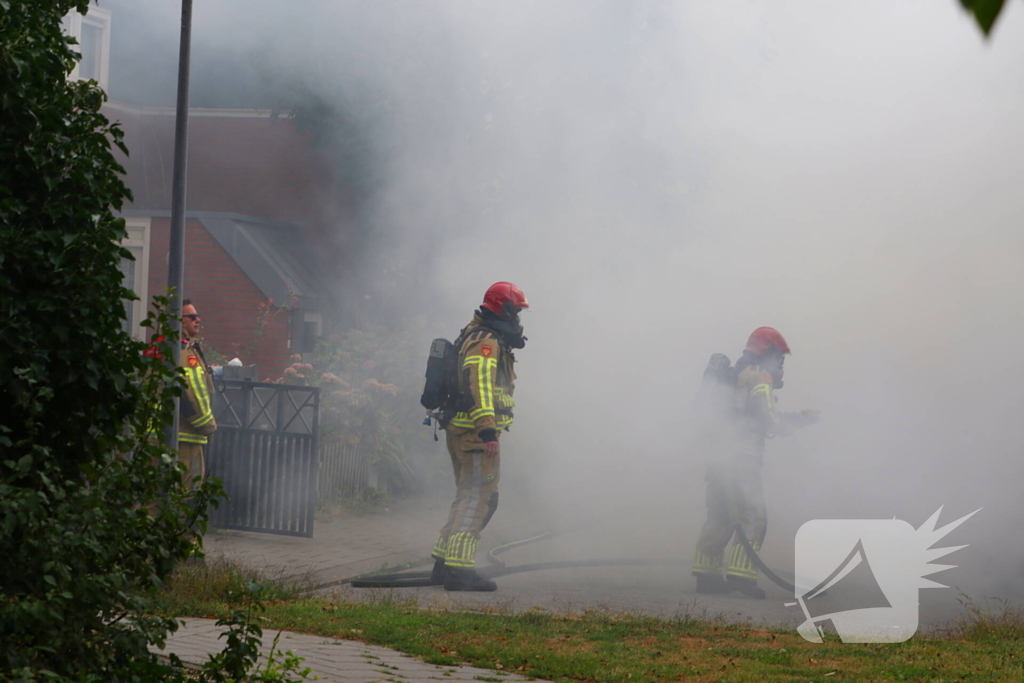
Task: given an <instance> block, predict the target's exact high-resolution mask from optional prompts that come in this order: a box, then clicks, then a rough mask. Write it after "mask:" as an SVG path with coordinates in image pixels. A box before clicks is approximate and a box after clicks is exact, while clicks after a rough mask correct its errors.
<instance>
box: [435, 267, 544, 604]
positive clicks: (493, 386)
mask: <svg viewBox="0 0 1024 683" xmlns="http://www.w3.org/2000/svg"><path fill="white" fill-rule="evenodd" d="M529 306H530V304H529V302H527V300H526V295H524V294H523V291H522V290H521V289H519V287H517V286H515V285H514V284H512V283H511V282H497V283H495V284H493V285H491V287H490V288H489V289H488V290H487V292H486V293H485V294H484V300H483V304H482V305H481V306H480V309H479V310H477V311H476V313H475V314H474V315H473V320H472V322H470V323H469V325H467V326H466V327H465V328H464V329H463V330H462V332H461V333H460V335H459V337H458V339H456V341H455V350H456V351H457V352H458V354H459V356H458V367H459V381H458V384H459V387H458V388H459V393H460V394H461V396H462V397H463V399H462V405H461V406H459V412H457V413H456V414H455V416H454V417H453V418H452V419H451V421H450V422H449V423H448V424H447V425H446V426H445V434H446V441H447V445H448V453H449V455H450V456H451V460H452V469H453V470H454V473H455V485H456V495H455V501H454V502H453V503H452V506H451V509H450V511H449V514H448V521H447V523H446V524H445V525H444V527H443V528H442V529H441V532H440V534H439V535H438V539H437V543H436V544H435V546H434V551H433V552H432V553H431V556H432V557H433V558H434V571H433V572H432V579H433V580H434V581H435V582H437V583H441V582H442V581H443V582H444V587H445V589H446V590H449V591H493V590H495V589H496V588H497V585H496V584H495V583H494V581H492V580H490V579H487V578H484V577H482V576H480V575H479V574H477V573H476V569H475V567H476V565H475V559H474V556H475V554H476V547H477V543H478V542H479V540H480V532H481V531H482V530H483V528H484V527H485V526H487V522H489V521H490V519H491V516H492V515H493V514H494V511H495V510H496V509H497V507H498V479H499V475H500V465H501V457H500V447H499V445H498V444H499V436H500V434H501V432H502V431H503V430H508V429H509V427H511V426H512V417H513V415H512V410H513V408H514V407H515V401H514V400H513V398H512V393H513V391H514V382H515V378H516V375H515V370H514V364H515V356H514V355H513V353H512V352H513V350H514V349H521V348H523V347H524V346H525V345H526V337H524V336H523V327H522V325H520V323H519V313H520V311H522V310H523V309H525V308H529Z"/></svg>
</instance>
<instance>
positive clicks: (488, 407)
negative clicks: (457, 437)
mask: <svg viewBox="0 0 1024 683" xmlns="http://www.w3.org/2000/svg"><path fill="white" fill-rule="evenodd" d="M473 365H475V366H476V384H477V392H478V393H479V400H480V403H479V406H480V407H479V408H477V409H476V410H473V411H471V412H470V413H469V419H471V420H478V419H480V418H481V417H485V416H489V415H494V395H493V392H494V390H493V384H492V381H491V368H496V367H497V366H498V361H497V360H495V359H494V358H485V357H484V356H469V357H468V358H466V360H465V362H463V364H462V367H470V366H473ZM470 426H472V425H470Z"/></svg>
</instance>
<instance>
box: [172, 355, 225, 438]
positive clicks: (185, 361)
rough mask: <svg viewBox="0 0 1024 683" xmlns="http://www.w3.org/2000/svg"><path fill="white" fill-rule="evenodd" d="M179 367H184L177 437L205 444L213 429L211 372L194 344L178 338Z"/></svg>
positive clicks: (215, 424)
mask: <svg viewBox="0 0 1024 683" xmlns="http://www.w3.org/2000/svg"><path fill="white" fill-rule="evenodd" d="M181 367H182V368H183V369H184V370H185V385H186V389H185V393H184V395H182V397H181V412H180V417H179V420H178V441H179V442H184V443H198V444H205V443H206V442H207V441H208V440H209V437H210V435H211V434H213V433H214V432H215V431H217V422H216V421H215V420H214V419H213V373H212V372H210V368H209V366H208V365H207V364H206V360H205V359H204V358H203V353H202V349H201V348H200V347H199V345H198V344H196V343H194V342H192V341H189V340H185V339H182V341H181Z"/></svg>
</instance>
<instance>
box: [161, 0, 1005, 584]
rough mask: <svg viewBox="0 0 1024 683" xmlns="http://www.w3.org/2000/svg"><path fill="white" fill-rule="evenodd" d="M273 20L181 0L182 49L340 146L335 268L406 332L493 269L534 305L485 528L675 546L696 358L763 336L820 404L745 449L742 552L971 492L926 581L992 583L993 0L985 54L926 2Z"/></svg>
mask: <svg viewBox="0 0 1024 683" xmlns="http://www.w3.org/2000/svg"><path fill="white" fill-rule="evenodd" d="M143 4H144V5H149V6H150V7H151V8H152V9H153V17H154V18H153V20H154V21H156V20H157V16H158V14H160V13H159V12H157V11H156V8H157V7H158V6H159V5H160V4H161V3H156V2H149V3H143ZM283 7H284V5H283V4H282V3H271V2H266V1H252V0H249V1H247V2H244V3H243V2H229V1H227V0H224V1H222V2H217V3H197V8H196V14H195V29H194V31H195V40H196V44H197V50H199V51H202V50H204V49H207V50H214V49H216V50H218V51H220V53H222V54H225V55H232V56H234V57H235V58H236V59H237V58H244V59H246V60H251V61H252V64H254V65H256V67H258V68H260V69H266V70H267V71H268V73H269V72H272V73H273V75H274V77H275V78H276V79H278V82H280V81H281V79H283V80H284V81H286V82H289V83H291V84H293V85H297V84H301V85H302V86H303V87H305V88H307V89H308V91H309V92H312V93H314V94H315V95H316V96H317V97H320V98H322V99H323V100H324V101H326V102H328V103H329V104H331V105H333V106H334V107H336V108H337V110H338V111H341V112H344V113H345V117H346V119H345V120H346V121H347V122H348V123H347V124H346V125H349V126H355V128H356V129H357V130H358V131H359V134H360V135H362V136H364V137H365V139H366V144H367V150H368V152H367V156H366V157H365V158H364V160H365V159H370V160H372V164H370V165H368V167H367V168H372V170H373V173H374V177H373V178H372V181H373V182H372V183H369V184H368V185H367V186H366V194H365V196H363V197H362V198H361V199H360V201H361V206H360V212H359V214H358V217H357V219H356V220H355V224H353V223H352V222H349V223H346V224H344V225H339V235H340V233H343V232H345V231H351V230H353V229H356V230H360V231H363V232H364V233H365V234H366V235H367V241H366V242H365V243H363V244H364V247H365V248H367V249H368V251H367V257H366V262H367V263H368V264H373V267H368V268H366V269H364V270H362V271H360V277H362V278H368V277H372V274H373V273H374V272H380V268H383V266H385V265H387V264H388V263H391V264H395V263H398V264H401V267H402V269H403V274H404V276H406V277H408V278H409V280H410V281H414V282H415V283H416V285H417V286H416V288H415V290H414V291H409V292H408V296H407V299H406V300H407V301H408V303H409V309H410V310H407V311H402V313H403V314H409V315H411V314H414V313H416V314H422V313H426V314H427V315H428V316H429V318H430V320H431V325H430V326H431V330H432V333H433V334H436V335H437V336H449V337H452V336H454V335H455V334H456V331H457V330H458V328H459V327H460V326H461V325H463V324H465V323H466V322H468V319H469V315H470V313H471V311H472V309H473V308H474V307H475V306H476V305H477V304H478V303H479V298H480V296H481V295H482V293H483V291H484V289H485V288H486V287H487V286H488V285H489V284H491V282H494V281H496V280H505V279H507V280H511V281H514V282H516V283H517V284H519V285H520V286H521V287H522V288H523V289H524V290H525V292H526V293H527V295H528V297H529V298H530V300H531V303H532V304H533V310H532V311H531V312H530V313H529V314H528V315H526V316H525V320H524V322H525V325H526V327H527V334H528V336H529V337H530V342H529V344H528V345H527V348H526V349H524V350H523V351H522V352H520V353H519V354H518V357H519V360H520V364H519V370H518V372H519V386H518V391H517V399H518V402H519V405H520V408H519V410H518V412H517V424H516V428H515V431H514V433H512V434H510V435H508V438H507V439H506V440H505V441H504V443H503V447H504V454H505V458H504V462H503V467H504V469H505V472H504V473H503V478H504V481H503V493H502V499H503V506H506V505H507V508H504V507H503V509H502V510H500V511H499V512H498V514H499V515H501V514H514V512H513V510H514V509H515V504H516V501H517V500H518V501H528V502H529V503H530V504H531V505H533V506H540V507H542V508H543V509H545V510H547V511H548V514H549V517H550V520H551V523H552V524H555V525H557V524H562V523H568V522H572V521H576V520H578V519H581V518H585V517H586V516H588V515H592V514H605V515H609V514H610V515H616V516H617V517H618V518H619V519H627V520H635V523H634V525H635V528H636V533H637V534H640V535H643V534H647V533H650V544H649V547H648V552H649V554H651V555H661V554H674V555H678V556H680V557H682V556H685V555H686V554H688V553H689V551H690V547H691V546H692V543H693V541H694V540H695V537H696V532H697V530H698V529H699V525H700V523H701V522H702V515H703V512H704V509H703V480H702V477H703V472H702V455H701V454H700V453H699V452H695V451H694V449H693V447H692V445H691V443H690V439H689V436H690V425H689V419H690V417H689V411H690V403H691V401H692V397H693V394H694V392H695V389H696V385H697V383H698V381H699V378H700V374H701V372H702V370H703V365H704V363H705V361H706V359H707V357H708V356H709V355H710V354H711V353H713V352H724V353H726V354H728V355H730V356H731V357H732V358H733V359H734V360H735V358H736V357H737V356H738V355H739V352H740V351H741V349H742V346H743V343H744V341H745V339H746V336H747V335H748V334H749V332H750V331H751V330H753V329H754V328H755V327H758V326H761V325H770V326H774V327H776V328H778V329H779V330H780V331H782V333H783V334H784V335H785V336H786V338H787V339H788V340H789V342H790V344H791V346H792V347H793V350H794V354H793V357H792V358H791V359H790V361H788V362H787V377H786V379H787V386H786V388H785V389H784V390H782V391H781V392H780V394H779V395H780V398H781V404H780V405H781V407H783V408H786V409H790V410H799V409H800V408H804V407H813V408H818V409H820V410H821V411H822V415H823V419H822V422H821V423H820V424H819V425H817V426H815V427H812V428H809V429H807V430H805V431H803V432H801V433H799V434H798V435H796V436H794V437H792V438H791V439H789V440H778V441H775V442H772V443H771V444H770V446H769V453H768V456H767V458H766V461H767V462H766V466H765V487H766V492H767V497H768V502H769V515H770V519H771V523H770V528H769V535H768V542H767V547H766V550H765V553H766V556H768V557H769V558H770V559H771V560H773V561H776V562H778V563H781V564H786V563H788V562H791V559H790V558H791V557H792V551H791V547H792V538H793V533H794V532H795V530H796V529H797V528H798V527H799V525H800V524H802V523H803V522H804V521H807V520H809V519H814V518H821V517H839V518H848V517H849V518H855V517H869V518H891V517H894V516H895V517H899V518H901V519H905V520H907V521H909V522H911V523H912V524H914V525H915V526H916V525H918V524H920V523H921V522H923V521H924V520H925V519H926V518H927V517H928V516H929V515H930V514H931V512H933V511H934V510H935V509H936V508H938V507H939V506H940V505H945V506H946V514H945V515H944V517H943V520H944V521H946V520H948V519H953V518H954V517H958V516H961V515H963V514H966V513H968V512H970V511H972V510H974V509H976V508H979V507H981V508H984V509H983V511H982V512H981V513H979V514H978V515H977V516H976V517H975V518H973V519H972V520H971V521H970V522H968V523H967V524H966V525H965V526H964V527H963V528H962V529H961V530H958V531H957V532H956V534H955V538H953V537H951V541H952V542H962V543H971V544H972V547H971V548H969V549H967V550H964V551H961V552H960V553H958V555H957V556H956V559H955V560H953V562H955V563H959V564H960V565H961V567H960V568H959V569H957V570H953V571H951V572H947V573H946V574H945V575H941V576H942V577H943V579H944V580H947V581H950V582H953V583H956V584H957V585H958V586H960V587H962V588H963V589H965V590H969V591H976V592H978V593H988V594H992V593H993V592H996V591H1005V590H1007V586H1008V584H1009V582H1010V580H1011V579H1012V578H1013V577H1016V576H1019V575H1020V573H1021V568H1022V563H1024V551H1022V550H1021V549H1020V546H1019V544H1018V543H1017V542H1016V538H1017V520H1018V519H1019V518H1020V516H1021V514H1022V512H1024V509H1022V504H1021V503H1019V502H1018V501H1019V499H1020V496H1019V487H1020V484H1019V482H1020V481H1021V480H1022V479H1024V476H1022V475H1024V463H1022V458H1021V455H1022V453H1021V450H1022V447H1021V443H1022V441H1021V438H1022V437H1021V435H1020V433H1019V429H1018V425H1019V424H1020V422H1021V418H1020V415H1021V414H1022V412H1024V397H1022V391H1021V389H1020V387H1019V386H1018V385H1019V383H1020V379H1019V377H1020V375H1021V372H1020V371H1019V369H1018V363H1017V356H1018V354H1019V346H1020V342H1021V340H1022V339H1024V323H1022V321H1021V318H1020V305H1019V301H1018V298H1019V297H1020V295H1021V292H1022V291H1024V281H1022V280H1024V278H1022V275H1021V272H1022V271H1021V268H1020V259H1021V257H1022V255H1024V254H1022V247H1024V237H1022V236H1021V235H1022V233H1021V231H1020V228H1019V226H1020V223H1021V220H1022V218H1024V198H1022V197H1024V195H1021V193H1019V192H1016V191H1015V189H1016V185H1017V180H1018V179H1019V178H1020V177H1021V174H1022V172H1024V136H1022V135H1021V134H1020V125H1021V124H1020V121H1021V120H1024V86H1022V83H1024V81H1022V80H1021V78H1020V64H1021V63H1022V57H1024V13H1021V12H1018V11H1016V10H1018V9H1019V8H1017V7H1009V8H1008V11H1007V12H1006V16H1005V17H1004V18H1003V19H1002V20H1001V25H1000V26H999V27H998V29H997V31H996V33H995V36H994V38H993V40H992V41H991V42H986V41H985V40H984V39H982V38H981V36H980V34H979V32H978V31H977V30H976V28H975V27H974V26H973V24H972V23H971V22H970V21H969V20H968V18H967V17H966V16H965V15H964V14H963V13H962V12H961V11H960V9H959V5H958V3H955V2H953V0H950V1H949V2H946V3H934V2H923V1H919V2H901V3H895V4H894V3H888V2H882V1H881V0H871V1H869V2H864V3H846V4H836V3H821V2H813V1H812V0H795V1H793V2H786V3H775V4H771V5H765V4H763V3H756V2H751V1H749V0H747V1H745V0H725V1H722V2H716V3H669V2H653V1H652V2H619V1H608V2H590V1H588V2H564V3H543V2H537V1H526V2H516V3H471V2H466V1H455V0H450V1H448V2H436V3H416V2H403V1H399V0H394V1H381V2H373V3H370V2H328V1H326V0H320V1H314V0H306V1H304V2H296V3H290V4H288V11H289V12H291V13H290V14H285V13H284V10H283V9H282V8H283ZM166 13H167V12H166V11H163V14H166ZM163 14H160V16H159V19H160V20H161V21H167V20H168V17H167V16H163ZM171 19H172V23H171V26H172V27H173V16H172V17H171ZM260 55H262V56H260ZM346 130H348V129H346ZM348 170H350V171H351V170H353V169H348ZM355 172H359V167H356V168H355ZM339 239H340V236H339ZM375 259H376V260H375ZM380 259H383V260H380ZM393 275H394V273H393V272H392V273H391V274H390V275H389V276H393ZM428 343H429V339H424V340H423V346H424V353H425V351H426V346H427V344H428ZM424 431H425V432H426V430H424ZM428 439H429V436H428V435H427V434H426V433H425V434H424V441H425V446H424V447H425V448H432V447H433V442H432V441H430V442H429V443H427V440H428ZM438 457H439V458H443V457H445V456H443V455H442V454H441V453H438ZM505 501H508V503H507V504H506V502H505ZM627 526H628V525H627ZM652 529H655V530H656V531H657V533H653V532H652V531H651V530H652ZM610 541H612V542H610V543H608V546H614V545H615V541H616V539H610ZM426 542H427V541H425V543H426ZM606 549H607V546H606V547H605V550H606Z"/></svg>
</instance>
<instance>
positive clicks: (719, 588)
mask: <svg viewBox="0 0 1024 683" xmlns="http://www.w3.org/2000/svg"><path fill="white" fill-rule="evenodd" d="M694 576H696V577H697V592H698V593H728V592H729V587H728V586H726V585H725V579H723V578H722V577H721V576H720V575H717V574H700V573H698V574H694Z"/></svg>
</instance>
